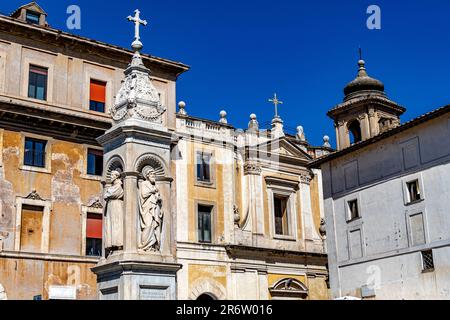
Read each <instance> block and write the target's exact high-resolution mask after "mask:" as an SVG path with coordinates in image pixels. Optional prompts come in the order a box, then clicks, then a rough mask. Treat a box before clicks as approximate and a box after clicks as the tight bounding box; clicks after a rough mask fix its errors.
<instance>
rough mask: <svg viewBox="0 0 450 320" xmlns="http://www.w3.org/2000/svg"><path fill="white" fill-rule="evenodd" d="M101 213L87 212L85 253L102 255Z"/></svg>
mask: <svg viewBox="0 0 450 320" xmlns="http://www.w3.org/2000/svg"><path fill="white" fill-rule="evenodd" d="M102 223H103V220H102V215H101V214H95V213H88V215H87V221H86V255H87V256H93V257H100V256H101V255H102V238H103V227H102Z"/></svg>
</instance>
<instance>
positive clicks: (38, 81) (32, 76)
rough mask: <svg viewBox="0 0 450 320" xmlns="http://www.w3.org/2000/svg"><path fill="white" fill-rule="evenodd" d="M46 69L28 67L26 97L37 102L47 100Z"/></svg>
mask: <svg viewBox="0 0 450 320" xmlns="http://www.w3.org/2000/svg"><path fill="white" fill-rule="evenodd" d="M47 77H48V69H47V68H41V67H37V66H30V72H29V79H28V97H29V98H33V99H39V100H44V101H45V100H47Z"/></svg>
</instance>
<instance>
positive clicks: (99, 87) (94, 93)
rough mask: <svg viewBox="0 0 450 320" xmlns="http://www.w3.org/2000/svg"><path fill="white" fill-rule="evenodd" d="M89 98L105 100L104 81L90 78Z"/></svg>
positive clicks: (99, 100) (97, 100) (98, 100)
mask: <svg viewBox="0 0 450 320" xmlns="http://www.w3.org/2000/svg"><path fill="white" fill-rule="evenodd" d="M91 100H92V101H96V102H102V103H105V102H106V83H104V82H101V81H96V80H91Z"/></svg>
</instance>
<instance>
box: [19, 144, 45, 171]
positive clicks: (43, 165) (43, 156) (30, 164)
mask: <svg viewBox="0 0 450 320" xmlns="http://www.w3.org/2000/svg"><path fill="white" fill-rule="evenodd" d="M27 142H31V143H32V145H33V148H32V149H31V151H32V152H33V157H32V158H33V159H32V163H27V162H26V156H27ZM38 143H39V144H42V149H43V152H42V154H41V156H40V158H41V161H42V165H38V164H36V163H35V160H36V151H35V150H36V144H38ZM47 143H48V141H46V140H41V139H36V138H32V137H25V145H24V157H23V164H24V165H25V166H28V167H35V168H40V169H43V168H45V167H46V165H47V164H46V157H47V155H46V149H47ZM29 151H30V150H29Z"/></svg>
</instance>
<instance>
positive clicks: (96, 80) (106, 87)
mask: <svg viewBox="0 0 450 320" xmlns="http://www.w3.org/2000/svg"><path fill="white" fill-rule="evenodd" d="M93 82H94V83H97V84H102V85H104V87H105V97H104V100H105V101H104V102H101V101H97V100H92V99H91V85H92V83H93ZM107 90H108V82H107V81H103V80H98V79H95V78H90V79H89V106H88V107H89V111H93V112H98V113H106V97H107ZM92 102H95V103H96V107H97V106H98V104H99V103H101V104H103V106H102V107H103V110H102V111H98V110H97V109H96V110H93V109H92V108H91V106H92Z"/></svg>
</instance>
